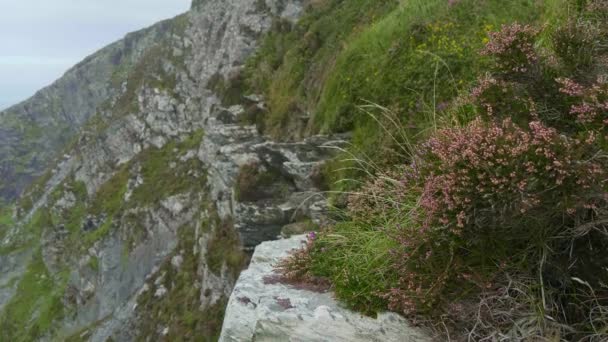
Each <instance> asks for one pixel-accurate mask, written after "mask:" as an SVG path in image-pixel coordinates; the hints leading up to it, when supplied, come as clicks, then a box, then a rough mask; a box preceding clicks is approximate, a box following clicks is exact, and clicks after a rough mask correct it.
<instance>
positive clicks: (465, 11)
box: [246, 0, 562, 190]
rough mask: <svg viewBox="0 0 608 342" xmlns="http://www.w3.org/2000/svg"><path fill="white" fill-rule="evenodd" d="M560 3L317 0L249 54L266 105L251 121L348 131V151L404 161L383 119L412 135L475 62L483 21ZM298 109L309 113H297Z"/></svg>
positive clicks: (493, 23)
mask: <svg viewBox="0 0 608 342" xmlns="http://www.w3.org/2000/svg"><path fill="white" fill-rule="evenodd" d="M561 2H562V0H550V1H545V2H544V3H543V4H542V5H541V4H540V3H539V2H538V1H533V0H515V1H509V2H508V4H505V2H504V1H496V0H490V1H484V2H478V1H470V0H467V1H459V2H458V4H457V5H453V6H451V5H448V2H447V1H443V0H412V1H405V2H401V3H400V4H398V3H397V2H392V1H375V0H360V1H340V0H326V1H321V2H318V3H317V5H315V6H313V7H312V10H310V11H309V13H308V14H307V15H305V17H304V18H303V19H302V20H301V22H300V23H299V24H298V25H296V26H295V27H294V28H289V27H288V26H285V25H276V27H275V30H274V31H273V33H271V34H269V35H268V37H267V38H266V40H265V41H264V43H263V44H262V47H261V48H260V50H259V51H258V53H257V55H256V56H254V58H252V59H251V60H250V62H249V65H248V69H247V70H248V71H247V81H246V83H247V84H248V85H249V87H250V88H253V90H255V91H261V92H263V93H264V94H265V95H266V96H267V98H268V104H269V113H268V114H267V115H265V116H264V118H263V119H262V120H260V119H258V123H259V122H260V121H262V128H263V129H265V131H266V132H267V133H269V134H271V135H273V136H274V137H275V138H278V139H292V138H297V137H298V136H301V135H302V134H314V133H319V132H321V133H329V132H343V131H352V132H353V133H354V138H353V147H352V148H351V152H355V153H356V154H357V155H358V156H359V157H361V156H363V157H364V158H367V156H373V157H371V158H370V159H371V160H372V161H373V162H374V163H375V164H378V165H386V164H391V163H394V162H397V161H400V160H403V156H402V155H400V154H399V153H396V152H395V150H396V149H395V145H396V143H403V142H404V140H406V139H405V138H401V137H399V136H398V135H397V134H394V136H395V137H397V139H393V138H392V137H391V135H389V134H386V130H385V128H386V129H388V130H390V131H396V130H399V131H401V130H406V131H407V134H408V138H407V139H415V138H416V137H417V136H419V133H420V132H424V130H425V129H426V128H428V127H430V126H433V125H434V123H435V122H434V119H435V116H436V114H437V112H438V111H441V109H442V108H443V106H444V103H445V102H447V101H448V100H450V99H452V98H454V97H455V96H456V95H457V94H458V93H459V92H460V91H461V90H462V89H464V88H466V87H468V85H469V84H470V82H471V81H473V80H474V77H475V75H476V72H477V71H478V70H479V69H480V67H481V66H482V65H483V60H482V59H481V58H480V56H479V55H478V54H477V51H478V49H479V48H481V47H482V46H483V43H484V41H485V39H486V37H487V34H486V33H487V32H488V31H489V30H492V29H495V28H497V27H499V26H500V25H501V24H503V23H509V22H513V21H521V22H534V21H538V20H540V19H541V16H542V14H543V13H548V12H555V8H560V7H559V5H557V4H559V3H561ZM370 103H375V104H379V105H382V106H384V107H387V108H389V109H390V110H391V112H392V113H393V115H394V118H393V119H394V122H395V123H396V124H395V123H393V122H392V121H393V120H388V119H382V120H380V122H381V124H379V123H377V122H376V120H375V119H372V118H371V116H370V115H368V113H366V112H369V114H372V115H378V111H377V110H375V109H373V108H368V109H364V110H362V109H361V108H360V107H361V106H363V105H369V104H370ZM306 113H308V114H309V115H310V116H311V117H310V119H309V120H308V121H303V120H301V119H300V117H302V115H303V114H306ZM382 126H384V127H385V128H383V127H382ZM395 126H397V127H395ZM378 151H381V152H382V153H378ZM354 166H356V165H354V163H352V162H348V163H336V165H332V166H331V167H330V168H329V170H328V171H329V176H330V177H329V178H330V179H332V180H334V181H336V180H341V179H345V178H353V177H354V178H359V177H360V176H361V175H362V173H361V172H359V171H353V170H352V169H351V168H352V167H354ZM336 170H340V171H336ZM335 188H336V189H341V190H345V189H346V187H345V186H344V185H343V184H341V185H336V186H335Z"/></svg>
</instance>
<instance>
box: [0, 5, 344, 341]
mask: <svg viewBox="0 0 608 342" xmlns="http://www.w3.org/2000/svg"><path fill="white" fill-rule="evenodd" d="M301 10H302V4H301V3H300V1H292V2H289V3H285V2H284V1H273V0H268V1H266V2H263V1H262V2H261V1H254V0H239V1H236V0H234V1H219V0H218V1H215V0H213V1H198V2H195V3H194V4H193V7H192V10H191V11H190V12H189V13H186V14H184V15H182V16H179V17H176V18H174V19H172V20H169V21H166V22H163V23H160V24H157V25H155V26H153V27H152V28H149V29H146V30H143V31H140V32H137V33H134V34H130V35H128V36H127V37H126V38H125V39H124V40H122V41H120V42H117V43H115V44H112V45H111V46H109V47H107V48H104V49H102V50H101V51H100V52H98V53H96V54H94V55H93V56H91V57H89V58H87V59H86V60H85V61H83V62H82V63H80V64H79V65H77V66H76V67H74V68H73V69H71V70H70V71H69V72H68V73H66V75H65V76H64V77H63V78H61V79H60V80H58V81H57V82H56V83H54V84H53V85H52V86H50V87H48V88H46V89H43V90H41V91H40V92H39V93H37V94H36V95H35V96H34V97H33V98H32V99H30V100H28V101H26V102H24V103H22V104H19V105H17V106H14V107H12V108H10V109H8V110H7V111H6V112H3V113H2V115H1V116H0V141H1V142H2V150H0V161H1V165H2V175H3V179H2V181H3V183H2V188H1V191H2V196H3V197H5V198H7V199H12V198H15V197H17V196H19V198H18V200H17V202H16V204H15V205H14V206H12V207H11V208H12V209H11V210H12V211H11V213H10V214H8V216H10V217H9V219H10V222H11V223H10V224H8V225H7V226H6V227H4V226H3V227H4V228H3V229H2V230H1V231H0V238H2V240H1V243H0V271H1V273H0V310H1V313H0V339H2V340H11V341H31V340H68V341H79V340H89V341H106V340H117V341H130V340H161V339H164V340H176V339H185V340H188V339H196V340H200V339H202V340H207V339H215V338H217V336H218V334H219V329H220V327H221V323H222V317H223V312H224V308H225V305H226V303H227V300H228V297H229V296H230V293H231V290H232V287H233V285H234V283H235V281H236V279H237V277H238V275H239V273H240V271H241V269H242V268H243V267H244V266H245V265H246V261H247V259H248V256H247V254H248V253H247V251H248V250H251V248H253V247H254V246H256V245H257V244H259V243H260V242H261V241H265V240H268V239H274V238H276V237H277V236H278V235H279V233H280V230H281V228H282V227H283V226H285V225H287V224H290V223H293V222H300V223H302V224H305V225H310V226H312V225H314V224H315V223H319V221H320V220H322V218H323V216H324V212H325V208H326V205H325V201H324V198H323V197H322V196H320V195H319V190H320V189H319V187H320V186H319V185H318V184H317V183H316V182H315V181H314V179H315V175H316V174H318V172H319V168H320V166H321V165H322V164H323V162H324V161H325V160H327V159H328V158H331V157H332V156H333V153H334V152H333V151H334V150H335V147H338V146H342V145H343V144H344V141H343V139H342V138H343V137H327V136H311V137H310V138H307V139H306V140H302V141H300V142H291V143H288V142H274V141H271V140H268V139H267V138H265V137H264V136H263V135H261V134H260V133H259V132H258V130H257V129H256V127H255V126H252V125H247V124H244V123H243V122H244V121H245V120H243V117H245V116H246V115H247V114H248V112H249V111H250V110H252V108H253V109H255V108H257V109H259V110H264V108H265V104H264V100H263V98H262V97H261V96H258V95H256V94H245V93H238V94H237V95H236V96H234V97H233V99H232V100H231V101H226V99H225V97H226V96H225V93H226V89H225V88H226V87H222V86H218V85H224V84H227V83H228V81H229V80H230V79H231V78H232V77H233V76H234V75H235V74H238V72H239V71H240V70H241V69H242V68H243V65H244V63H245V60H246V58H247V57H248V56H249V55H250V54H251V53H252V52H253V51H254V49H255V47H256V42H257V40H258V39H259V38H260V37H261V36H262V34H263V33H264V32H266V31H267V30H269V29H270V27H271V25H272V23H273V22H274V21H277V20H287V21H293V20H296V18H297V17H298V15H299V13H300V12H301ZM26 128H27V129H26ZM332 147H333V148H332ZM55 156H57V158H54V157H55ZM43 170H46V171H45V172H43ZM40 174H42V176H40V177H38V179H37V180H36V181H35V182H33V179H34V178H36V177H37V176H38V175H40ZM26 187H27V190H26V191H24V192H23V193H22V194H21V192H22V191H23V189H25V188H26ZM20 194H21V195H20ZM3 212H4V211H3Z"/></svg>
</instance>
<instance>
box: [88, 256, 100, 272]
mask: <svg viewBox="0 0 608 342" xmlns="http://www.w3.org/2000/svg"><path fill="white" fill-rule="evenodd" d="M89 267H90V268H91V269H92V270H93V271H95V272H99V258H98V257H96V256H92V257H91V258H90V259H89Z"/></svg>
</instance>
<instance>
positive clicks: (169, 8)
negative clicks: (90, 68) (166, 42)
mask: <svg viewBox="0 0 608 342" xmlns="http://www.w3.org/2000/svg"><path fill="white" fill-rule="evenodd" d="M190 3H191V0H0V110H2V109H5V108H7V107H9V106H10V105H13V104H16V103H18V102H20V101H22V100H25V99H27V98H29V97H30V96H32V95H34V93H35V92H36V91H37V90H39V89H41V88H43V87H45V86H47V85H49V84H51V83H52V82H53V81H54V80H56V79H58V78H59V77H61V75H63V73H64V72H65V71H67V70H68V69H69V68H70V67H71V66H73V65H75V64H76V63H78V62H79V61H81V60H82V59H84V58H85V57H86V56H88V55H90V54H92V53H93V52H95V51H97V50H99V49H101V48H102V47H104V46H106V45H108V44H110V43H112V42H114V41H116V40H119V39H120V38H122V37H124V35H125V34H127V33H129V32H132V31H136V30H139V29H142V28H144V27H147V26H150V25H152V24H154V23H156V22H158V21H160V20H163V19H168V18H171V17H174V16H176V15H178V14H181V13H183V12H186V11H187V10H188V9H189V8H190Z"/></svg>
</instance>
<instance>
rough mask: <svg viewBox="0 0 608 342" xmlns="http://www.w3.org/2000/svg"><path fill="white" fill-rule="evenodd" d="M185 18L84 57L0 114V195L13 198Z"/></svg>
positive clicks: (118, 91) (113, 95) (140, 32)
mask: <svg viewBox="0 0 608 342" xmlns="http://www.w3.org/2000/svg"><path fill="white" fill-rule="evenodd" d="M185 21H187V19H186V18H185V17H183V16H182V17H180V18H175V19H173V20H169V21H165V22H161V23H158V24H156V25H154V26H152V27H150V28H147V29H144V30H141V31H138V32H134V33H131V34H129V35H127V36H126V37H125V38H124V39H123V40H121V41H119V42H116V43H114V44H112V45H110V46H108V47H106V48H104V49H102V50H100V51H99V52H97V53H95V54H93V55H91V56H89V57H87V58H86V59H85V60H83V61H82V62H80V63H79V64H78V65H76V66H74V67H73V68H72V69H70V70H69V71H68V72H66V74H65V75H64V76H63V77H62V78H60V79H59V80H57V81H56V82H54V83H53V84H52V85H50V86H48V87H46V88H44V89H42V90H40V91H39V92H37V93H36V95H34V96H33V97H32V98H30V99H28V100H26V101H24V102H22V103H20V104H17V105H15V106H13V107H11V108H8V109H6V110H5V111H3V112H1V113H0V172H1V174H2V179H1V180H0V199H5V200H13V199H15V198H16V197H17V196H19V195H20V194H21V192H22V191H23V190H24V189H25V188H26V187H27V186H28V185H29V183H30V182H31V181H32V180H33V179H35V178H37V177H39V176H40V175H41V174H42V173H44V171H45V170H46V169H47V168H48V167H49V166H50V164H51V163H52V162H53V161H54V159H55V158H56V157H58V156H59V155H60V154H61V152H62V151H63V150H64V149H67V147H68V145H69V144H70V143H71V142H72V140H73V138H74V137H75V136H76V135H77V134H78V132H79V130H80V128H82V127H83V125H85V124H86V122H87V121H88V120H89V118H91V117H92V116H93V115H94V114H95V113H97V112H99V111H100V110H101V109H100V107H101V106H102V105H103V104H106V107H107V106H108V104H110V103H111V101H112V99H115V98H116V97H117V96H118V95H119V94H120V92H121V91H122V87H123V86H124V84H125V82H126V80H127V76H128V71H129V70H131V69H133V68H134V67H135V66H136V65H137V64H139V63H141V62H142V60H143V59H144V57H145V56H146V55H147V54H149V53H150V51H151V50H152V49H153V48H154V47H156V46H161V45H163V44H165V42H166V41H167V40H168V39H170V37H171V35H172V34H173V32H174V31H175V30H179V28H177V27H176V24H177V23H180V22H181V23H184V22H185Z"/></svg>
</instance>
